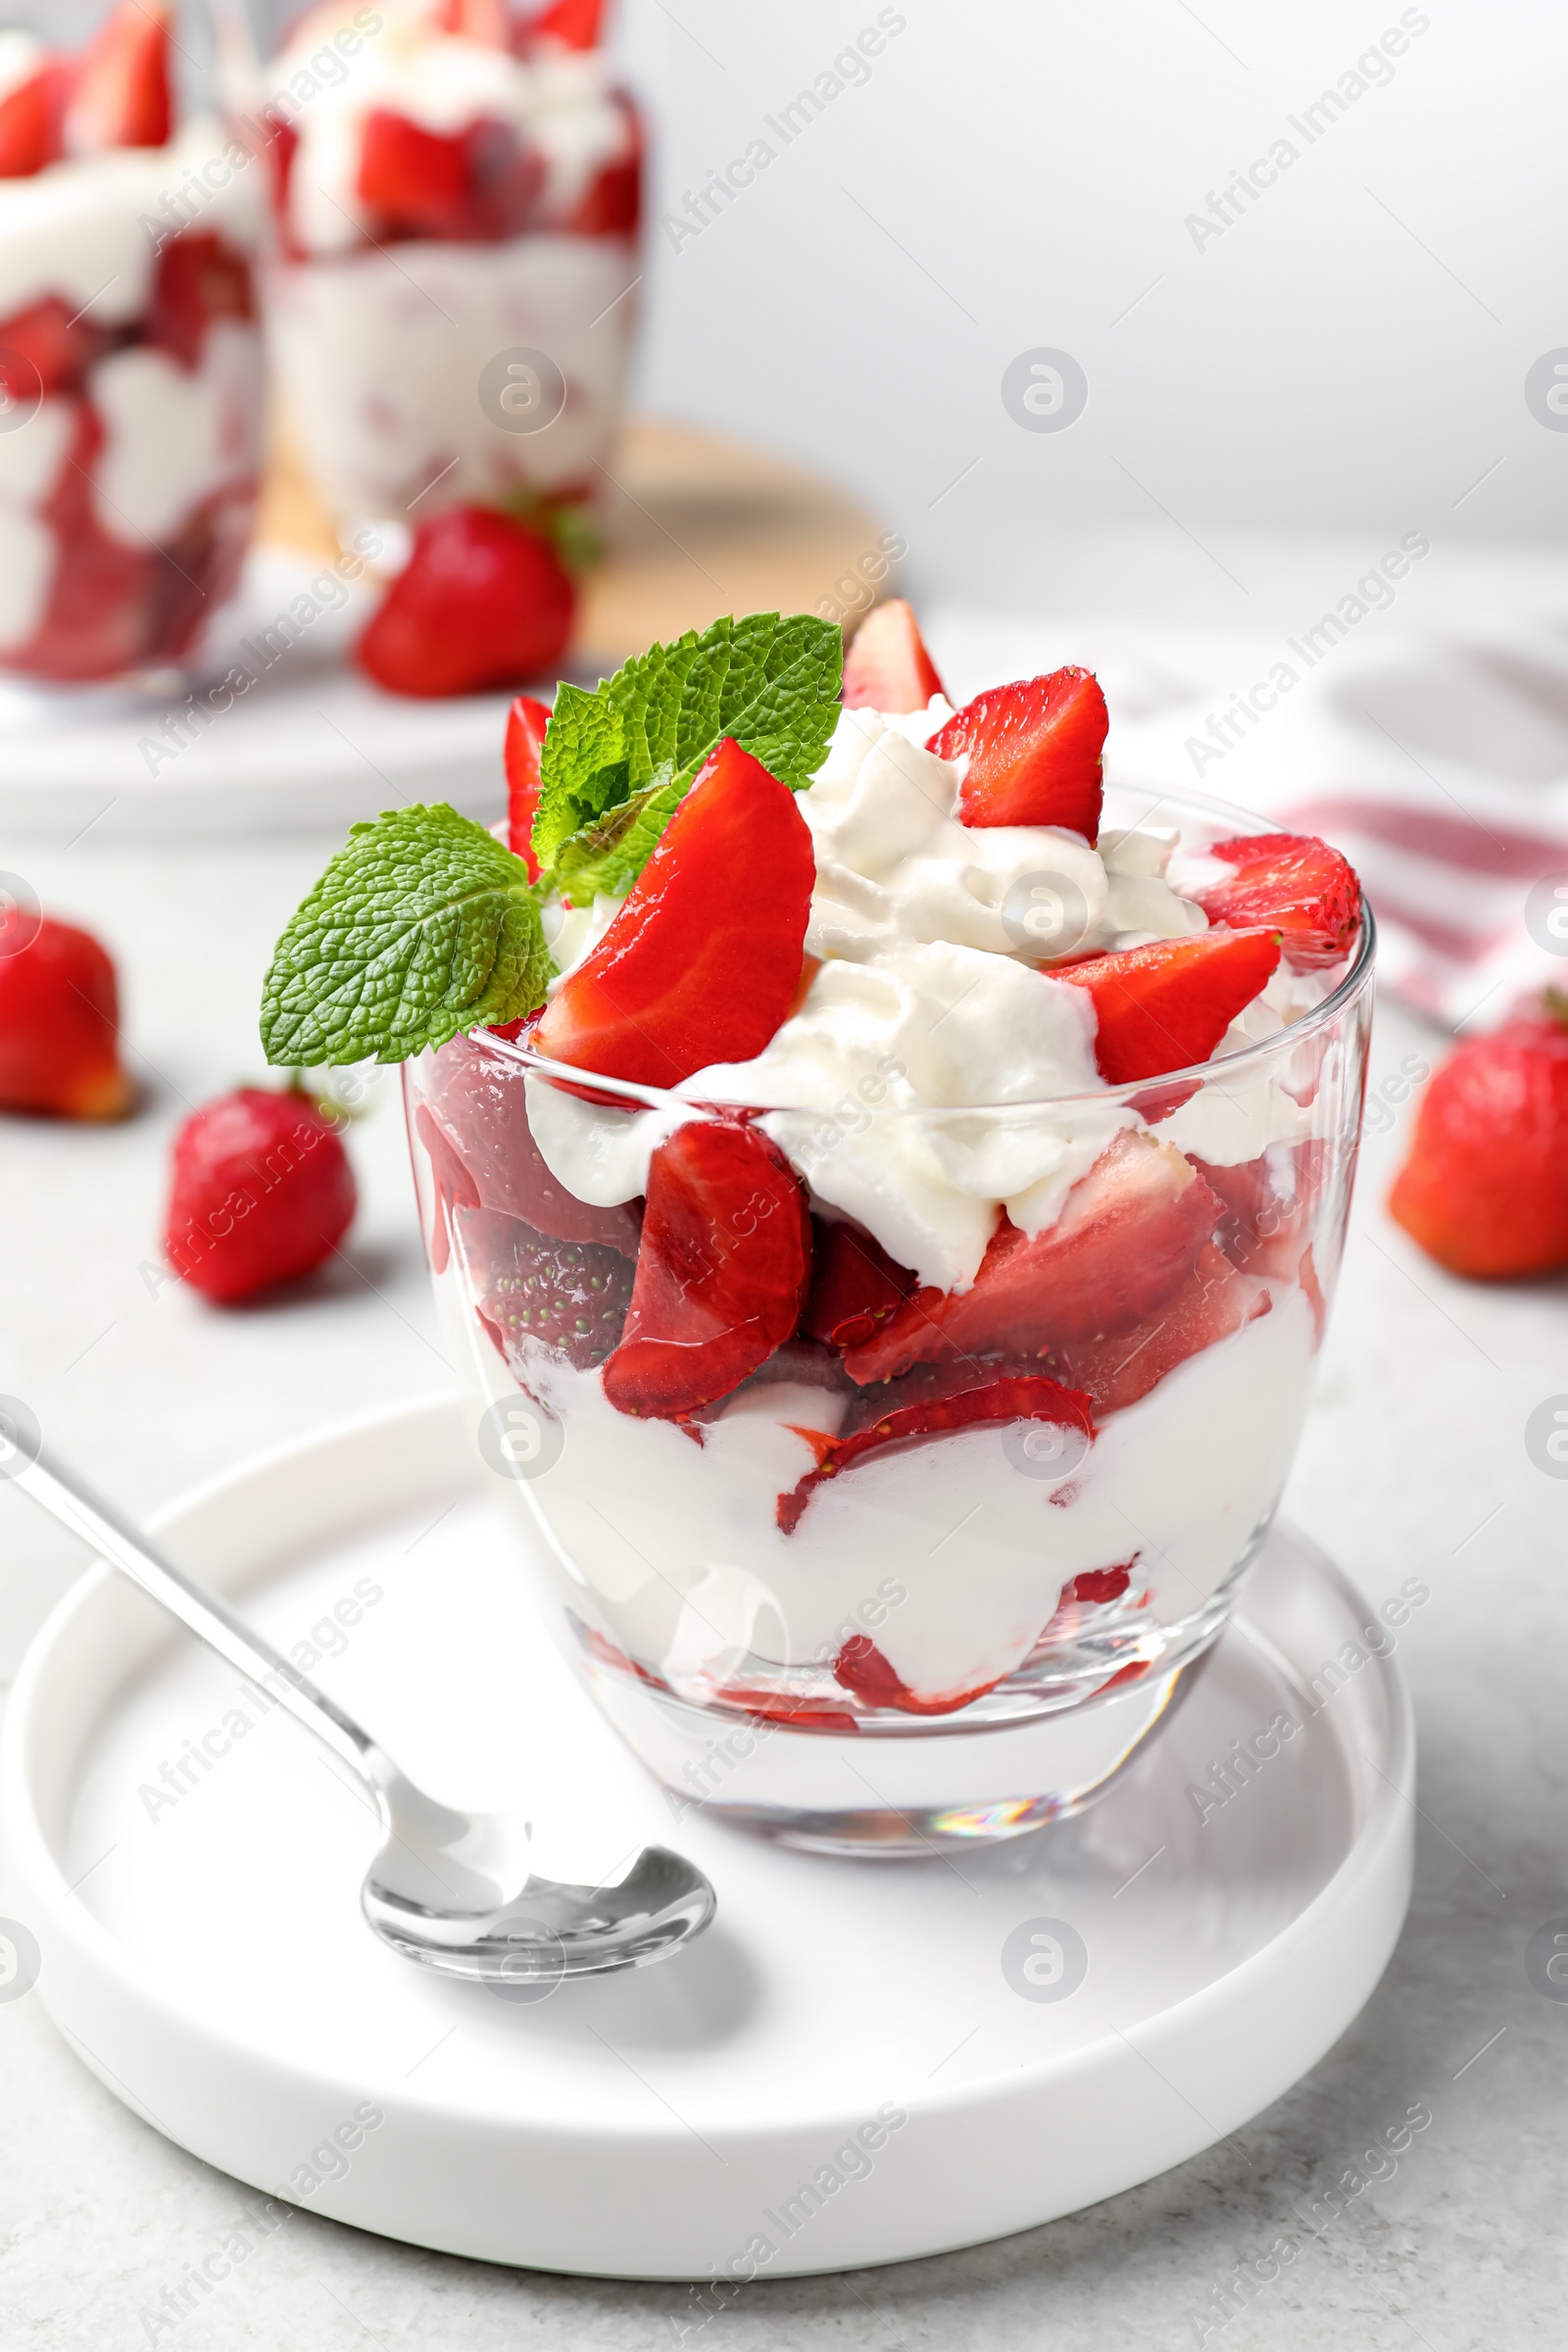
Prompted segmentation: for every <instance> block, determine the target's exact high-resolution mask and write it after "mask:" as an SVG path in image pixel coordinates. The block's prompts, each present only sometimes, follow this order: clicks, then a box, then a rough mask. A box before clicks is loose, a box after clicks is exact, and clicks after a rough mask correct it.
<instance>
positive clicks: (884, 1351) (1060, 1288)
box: [844, 1129, 1223, 1384]
mask: <svg viewBox="0 0 1568 2352" xmlns="http://www.w3.org/2000/svg"><path fill="white" fill-rule="evenodd" d="M1222 1213H1223V1211H1222V1208H1221V1204H1220V1202H1219V1201H1216V1200H1215V1198H1214V1195H1213V1194H1212V1193H1211V1192H1210V1191H1209V1189H1208V1187H1207V1185H1206V1184H1204V1183H1203V1181H1202V1179H1201V1177H1200V1176H1199V1174H1198V1172H1197V1170H1196V1169H1195V1168H1194V1167H1193V1165H1192V1163H1191V1161H1190V1160H1186V1159H1184V1158H1183V1157H1182V1155H1181V1153H1180V1152H1177V1151H1176V1150H1174V1149H1173V1147H1172V1146H1171V1145H1169V1144H1161V1143H1157V1142H1155V1140H1154V1139H1153V1138H1152V1136H1148V1135H1142V1134H1140V1133H1138V1131H1137V1130H1136V1129H1125V1130H1124V1131H1123V1132H1122V1133H1121V1134H1120V1135H1118V1136H1117V1137H1116V1139H1115V1141H1114V1142H1113V1143H1112V1144H1111V1145H1110V1147H1109V1148H1108V1150H1106V1151H1104V1152H1102V1153H1101V1155H1100V1157H1099V1159H1097V1160H1096V1162H1095V1164H1094V1166H1093V1167H1092V1168H1091V1169H1090V1171H1089V1173H1088V1175H1087V1176H1085V1177H1083V1178H1082V1179H1081V1180H1080V1181H1079V1182H1078V1183H1077V1184H1075V1185H1074V1186H1073V1189H1072V1191H1071V1192H1070V1193H1069V1194H1068V1196H1067V1203H1066V1206H1065V1208H1064V1209H1063V1210H1062V1213H1061V1215H1060V1216H1059V1217H1058V1218H1057V1220H1056V1222H1055V1224H1054V1225H1051V1226H1048V1227H1046V1229H1045V1230H1044V1231H1043V1232H1041V1233H1037V1234H1034V1235H1032V1236H1031V1235H1028V1234H1024V1233H1020V1232H1019V1230H1018V1228H1017V1226H1016V1225H1014V1224H1012V1223H1011V1222H1010V1221H1008V1220H1006V1219H1004V1222H1003V1224H1002V1225H1001V1227H1000V1228H999V1230H998V1231H997V1233H996V1234H995V1235H994V1236H993V1237H992V1240H991V1243H990V1246H989V1248H988V1249H987V1250H986V1253H985V1256H984V1257H983V1258H982V1260H981V1261H980V1271H979V1272H978V1274H977V1275H976V1276H975V1278H974V1283H973V1286H972V1288H970V1289H969V1290H967V1291H964V1292H962V1293H959V1292H956V1291H947V1292H944V1291H936V1290H920V1291H916V1292H915V1294H914V1296H913V1298H912V1299H908V1300H907V1301H906V1303H905V1304H904V1305H903V1306H902V1307H901V1308H900V1309H899V1312H898V1313H897V1314H896V1315H895V1316H894V1317H893V1320H892V1321H891V1322H890V1323H888V1324H887V1325H886V1326H885V1327H884V1328H883V1329H882V1330H881V1331H879V1332H877V1333H876V1335H875V1336H874V1337H873V1338H872V1339H871V1340H870V1341H868V1342H867V1343H866V1344H865V1345H864V1346H863V1347H859V1348H851V1350H850V1352H849V1353H848V1355H846V1357H845V1359H844V1368H845V1370H846V1371H847V1372H848V1373H849V1375H850V1378H851V1379H852V1380H854V1381H857V1382H859V1383H861V1384H865V1383H868V1382H871V1381H877V1380H886V1379H888V1378H889V1376H890V1375H892V1374H895V1373H899V1372H903V1371H904V1370H906V1369H907V1366H908V1365H910V1364H916V1363H941V1362H946V1361H948V1360H949V1359H950V1358H953V1357H963V1358H969V1357H973V1356H976V1355H984V1354H993V1353H996V1352H997V1351H999V1350H1001V1351H1004V1352H1005V1353H1008V1354H1014V1355H1020V1356H1039V1355H1043V1354H1045V1353H1046V1352H1047V1350H1049V1349H1051V1348H1069V1347H1070V1346H1071V1345H1072V1343H1073V1342H1074V1341H1077V1340H1081V1339H1086V1338H1089V1337H1093V1336H1097V1335H1099V1334H1101V1333H1104V1332H1111V1333H1115V1332H1123V1331H1129V1330H1131V1329H1132V1328H1133V1326H1134V1325H1135V1324H1141V1323H1143V1322H1145V1321H1146V1320H1147V1319H1148V1317H1149V1316H1151V1315H1152V1314H1153V1313H1154V1312H1155V1311H1156V1310H1157V1309H1158V1308H1159V1306H1160V1305H1161V1304H1162V1303H1163V1301H1164V1300H1165V1299H1168V1298H1169V1297H1170V1296H1171V1294H1172V1292H1173V1291H1174V1290H1175V1289H1176V1288H1177V1286H1178V1284H1180V1283H1181V1282H1182V1280H1183V1279H1184V1278H1185V1277H1186V1276H1187V1275H1188V1274H1189V1273H1190V1272H1191V1270H1192V1268H1193V1266H1194V1264H1195V1263H1196V1262H1197V1259H1198V1255H1199V1252H1200V1250H1201V1249H1202V1247H1203V1245H1204V1243H1205V1242H1206V1241H1207V1240H1208V1238H1209V1236H1210V1234H1211V1233H1212V1232H1213V1230H1214V1227H1215V1224H1216V1223H1217V1221H1218V1219H1219V1217H1220V1216H1221V1214H1222Z"/></svg>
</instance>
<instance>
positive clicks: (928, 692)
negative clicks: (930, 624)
mask: <svg viewBox="0 0 1568 2352" xmlns="http://www.w3.org/2000/svg"><path fill="white" fill-rule="evenodd" d="M944 691H945V690H944V688H943V684H942V680H941V679H940V678H939V677H938V676H937V672H936V664H935V662H933V661H932V659H931V657H930V655H929V654H928V653H927V652H926V650H925V646H924V645H923V643H922V642H921V638H920V631H919V629H918V628H917V627H916V625H915V618H914V614H913V613H912V612H911V611H910V609H909V607H908V606H907V604H906V603H905V601H904V598H903V597H902V596H892V597H889V599H888V601H887V603H886V604H885V605H875V606H873V607H872V609H871V611H870V612H869V613H867V614H866V616H865V618H864V619H863V620H862V621H861V623H860V625H859V627H858V629H857V630H856V632H855V642H854V644H853V645H852V646H851V647H850V650H849V652H848V654H846V656H845V658H844V691H843V695H842V698H841V699H842V701H843V704H844V708H845V710H846V711H889V712H892V711H923V710H924V709H925V707H926V705H927V704H928V703H929V702H930V700H931V697H932V696H933V695H934V694H943V693H944ZM943 757H944V758H948V757H951V755H949V754H946V753H945V754H944V755H943Z"/></svg>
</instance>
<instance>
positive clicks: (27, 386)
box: [0, 294, 110, 405]
mask: <svg viewBox="0 0 1568 2352" xmlns="http://www.w3.org/2000/svg"><path fill="white" fill-rule="evenodd" d="M109 347H110V338H109V336H108V335H107V334H106V332H105V331H104V329H103V328H102V327H101V326H94V325H93V323H92V321H91V319H88V318H86V317H83V316H82V315H81V314H80V313H79V312H77V311H75V310H74V306H73V305H72V304H70V303H67V302H64V301H63V300H62V299H61V297H60V296H59V295H58V294H46V295H45V296H44V298H43V300H42V301H41V302H34V303H29V304H28V306H27V308H26V309H25V311H14V312H13V313H12V315H11V317H10V318H9V319H5V320H4V321H0V376H3V377H4V379H5V387H6V390H7V391H8V392H9V393H10V395H11V397H12V399H13V400H16V401H23V402H25V403H27V404H29V405H30V404H31V402H33V401H34V400H36V399H37V398H38V396H39V393H40V392H41V393H42V395H43V397H44V398H45V399H46V400H47V399H48V398H49V397H50V396H51V394H54V393H60V392H79V391H80V389H81V386H82V380H83V378H84V377H85V375H86V373H87V370H88V368H91V367H92V366H93V365H94V363H95V362H96V361H98V360H101V359H102V358H103V356H104V354H105V352H106V351H107V350H108V349H109Z"/></svg>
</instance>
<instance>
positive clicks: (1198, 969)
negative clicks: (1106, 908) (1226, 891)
mask: <svg viewBox="0 0 1568 2352" xmlns="http://www.w3.org/2000/svg"><path fill="white" fill-rule="evenodd" d="M1279 959H1280V942H1279V934H1278V933H1277V932H1274V931H1204V932H1201V933H1200V934H1199V935H1198V937H1197V938H1187V939H1160V940H1156V941H1155V942H1154V943H1153V945H1152V947H1147V948H1122V949H1118V950H1116V951H1114V952H1113V953H1112V954H1110V955H1108V956H1091V957H1090V958H1089V959H1088V960H1087V961H1086V962H1084V963H1074V964H1066V965H1062V966H1059V967H1058V968H1057V969H1056V970H1055V971H1054V973H1053V974H1052V977H1053V979H1055V980H1061V981H1065V982H1067V983H1068V985H1069V986H1071V987H1073V988H1082V989H1086V990H1087V991H1088V993H1089V995H1090V996H1091V997H1092V998H1093V999H1094V1003H1095V1011H1096V1014H1097V1015H1098V1026H1097V1028H1096V1031H1095V1060H1096V1063H1097V1065H1098V1067H1099V1070H1100V1074H1101V1076H1102V1078H1104V1079H1106V1080H1108V1082H1109V1083H1110V1084H1111V1085H1112V1086H1126V1085H1129V1084H1131V1083H1132V1082H1134V1081H1135V1080H1137V1079H1140V1078H1159V1077H1162V1076H1163V1075H1164V1073H1165V1072H1166V1071H1167V1070H1184V1069H1187V1068H1190V1067H1191V1066H1192V1065H1193V1064H1194V1063H1195V1062H1200V1061H1206V1060H1207V1059H1208V1057H1209V1055H1210V1054H1212V1053H1213V1051H1214V1048H1215V1047H1216V1046H1217V1045H1218V1044H1219V1041H1220V1039H1221V1038H1222V1037H1223V1036H1224V1034H1225V1032H1226V1030H1227V1029H1228V1028H1229V1027H1230V1025H1231V1023H1232V1021H1233V1020H1235V1018H1236V1016H1237V1014H1238V1013H1239V1012H1241V1011H1243V1010H1244V1009H1245V1008H1246V1007H1247V1006H1248V1005H1250V1003H1251V1002H1252V999H1253V998H1254V997H1255V996H1256V995H1257V993H1258V991H1259V990H1260V989H1261V988H1263V987H1265V986H1266V985H1267V983H1268V981H1269V979H1270V977H1271V975H1272V974H1273V972H1274V970H1275V967H1276V966H1277V965H1278V963H1279ZM1172 1107H1174V1106H1172Z"/></svg>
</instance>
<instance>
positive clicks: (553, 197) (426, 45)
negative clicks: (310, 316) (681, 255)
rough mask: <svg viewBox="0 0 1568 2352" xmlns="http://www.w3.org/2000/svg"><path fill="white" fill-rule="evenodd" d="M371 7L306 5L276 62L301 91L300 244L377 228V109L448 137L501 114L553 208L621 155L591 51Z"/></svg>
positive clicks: (393, 7)
mask: <svg viewBox="0 0 1568 2352" xmlns="http://www.w3.org/2000/svg"><path fill="white" fill-rule="evenodd" d="M367 13H368V12H367V11H366V10H365V9H363V8H361V7H358V6H352V5H341V4H339V0H328V5H326V6H323V7H319V8H315V9H313V10H312V11H311V12H310V14H309V15H308V16H307V17H306V18H305V19H304V21H303V22H302V23H301V24H300V25H297V26H296V28H295V30H294V33H293V36H292V38H291V39H290V40H289V42H288V44H287V46H286V48H285V49H284V50H283V52H282V54H281V56H280V57H279V58H278V59H277V60H276V62H275V64H274V66H273V68H272V79H273V85H274V87H275V88H276V89H277V90H278V92H279V93H280V94H287V93H289V92H292V93H293V94H294V95H295V96H296V97H297V98H298V99H299V100H300V101H301V104H300V108H299V111H298V115H297V120H296V128H297V131H298V134H299V146H298V149H297V150H296V152H295V156H294V163H293V169H292V172H291V173H290V179H289V226H290V228H291V229H292V231H293V233H294V236H295V238H296V239H297V241H298V243H299V244H300V246H301V247H302V248H303V249H304V251H305V252H306V253H308V254H311V255H323V256H326V255H333V254H345V253H350V252H353V251H354V249H355V248H356V247H357V246H358V245H360V244H361V243H362V241H363V239H364V236H365V233H366V231H367V229H369V228H372V227H373V226H374V223H373V221H371V220H370V219H369V218H368V215H367V214H366V212H365V210H364V208H363V207H362V205H361V203H360V197H359V172H360V149H361V135H362V131H363V127H364V123H365V118H366V116H367V115H368V114H369V113H370V112H371V111H372V110H375V109H384V110H385V111H386V112H388V113H390V114H396V115H401V116H403V117H404V118H405V119H406V120H407V121H408V122H411V123H417V124H418V125H419V127H420V128H421V129H423V130H428V131H433V132H436V133H438V134H441V135H444V136H450V135H451V134H452V133H453V132H455V131H461V130H462V129H463V128H464V127H465V126H466V124H467V123H476V122H480V121H483V122H490V123H505V124H507V125H508V126H509V127H510V128H511V129H513V130H515V131H516V132H517V133H518V135H519V137H520V138H521V139H523V140H525V141H526V143H527V145H528V147H529V148H530V149H531V150H532V152H533V153H535V154H536V155H537V156H538V157H539V158H540V160H541V162H542V163H543V165H544V167H545V182H544V190H543V204H544V208H545V210H546V211H547V212H548V213H549V214H550V215H552V216H554V217H557V218H559V217H561V216H563V215H564V214H566V213H568V212H569V211H570V210H571V208H572V206H573V205H574V204H575V203H576V202H577V200H578V199H579V198H580V197H581V196H582V195H584V194H585V193H586V191H587V189H588V188H589V186H590V185H591V183H592V181H593V178H594V175H595V173H596V172H599V171H601V170H602V169H603V167H604V166H605V165H606V164H609V163H613V162H615V161H616V160H617V159H618V158H619V157H620V156H622V155H623V154H624V153H625V151H626V147H627V143H628V138H629V132H628V127H627V122H626V117H625V115H624V113H623V111H622V109H621V108H620V106H619V105H618V104H617V103H616V100H615V95H614V91H613V86H612V84H611V81H610V77H609V71H608V66H607V62H606V60H605V58H604V56H603V54H602V53H601V52H599V51H598V50H591V51H562V52H554V51H553V52H551V53H550V54H549V55H543V54H541V55H539V56H537V57H532V58H526V59H524V58H517V57H513V56H512V55H511V54H510V53H509V52H507V51H506V50H502V49H492V48H490V47H488V46H487V45H485V44H484V43H482V42H478V41H471V40H466V39H464V38H463V37H462V36H460V35H458V34H455V33H444V32H441V31H439V30H438V29H437V28H436V26H435V25H434V24H433V23H432V14H433V12H432V10H431V8H430V6H429V4H428V0H377V4H376V8H375V11H374V14H375V15H376V16H377V17H378V18H379V19H380V20H381V22H380V25H379V29H378V30H375V31H368V30H366V29H364V27H363V25H362V24H361V21H362V20H363V19H364V18H365V16H366V15H367ZM357 25H358V26H359V27H360V28H359V29H358V30H357V29H356V26H357ZM340 33H342V34H347V35H348V36H349V38H350V39H351V40H353V41H354V42H355V43H356V46H355V47H354V49H353V51H352V52H351V53H350V54H347V55H345V54H344V50H343V49H340V48H339V47H338V46H337V45H336V42H335V39H334V36H335V35H337V34H340ZM345 46H346V44H345ZM621 282H622V283H624V280H622V281H621ZM492 348H494V346H492Z"/></svg>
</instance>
